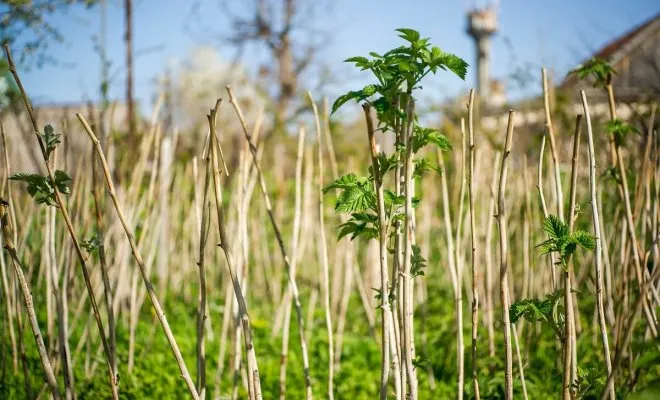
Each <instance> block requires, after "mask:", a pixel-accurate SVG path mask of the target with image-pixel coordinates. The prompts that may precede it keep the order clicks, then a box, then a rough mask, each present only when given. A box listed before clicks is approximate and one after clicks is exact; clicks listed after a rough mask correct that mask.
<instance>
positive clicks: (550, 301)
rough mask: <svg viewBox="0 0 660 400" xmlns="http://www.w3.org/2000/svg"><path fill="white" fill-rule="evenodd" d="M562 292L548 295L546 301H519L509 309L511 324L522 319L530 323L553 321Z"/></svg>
mask: <svg viewBox="0 0 660 400" xmlns="http://www.w3.org/2000/svg"><path fill="white" fill-rule="evenodd" d="M561 295H562V292H561V290H558V291H556V292H553V293H550V294H548V295H546V297H545V299H543V300H540V299H525V300H520V301H517V302H515V303H513V304H511V306H510V307H509V320H510V321H511V323H514V324H515V323H516V322H518V321H519V320H520V319H521V318H524V319H526V320H527V321H529V322H537V321H546V322H547V321H551V320H552V319H553V317H552V314H553V310H554V307H555V305H556V304H557V302H558V301H559V300H560V299H561Z"/></svg>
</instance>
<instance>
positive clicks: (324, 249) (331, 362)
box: [307, 92, 335, 400]
mask: <svg viewBox="0 0 660 400" xmlns="http://www.w3.org/2000/svg"><path fill="white" fill-rule="evenodd" d="M307 96H308V97H309V100H310V102H311V103H312V110H313V111H314V120H315V122H316V139H317V140H318V158H319V170H318V180H319V207H318V211H319V232H320V238H319V244H320V251H321V254H320V256H321V266H322V269H323V272H322V275H323V304H324V308H325V324H326V328H327V330H328V399H330V400H333V399H334V397H335V396H334V384H333V382H334V377H335V356H334V351H335V350H334V349H335V341H334V338H333V331H332V313H331V311H330V282H329V281H330V274H329V266H328V246H327V243H326V238H325V218H324V211H323V208H324V207H323V138H322V136H321V121H320V119H319V112H318V109H317V107H316V103H315V102H314V98H313V97H312V93H311V92H307Z"/></svg>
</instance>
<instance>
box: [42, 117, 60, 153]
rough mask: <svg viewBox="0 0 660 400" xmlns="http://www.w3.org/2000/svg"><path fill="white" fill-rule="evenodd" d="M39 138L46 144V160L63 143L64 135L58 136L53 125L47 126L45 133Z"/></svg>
mask: <svg viewBox="0 0 660 400" xmlns="http://www.w3.org/2000/svg"><path fill="white" fill-rule="evenodd" d="M39 137H41V140H42V141H43V143H44V147H45V149H46V159H48V158H49V157H50V155H51V153H52V152H53V151H55V148H56V147H57V145H58V144H60V143H61V141H60V137H62V135H58V134H56V133H55V129H53V127H52V126H51V125H46V126H45V127H44V133H40V134H39Z"/></svg>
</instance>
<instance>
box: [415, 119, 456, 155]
mask: <svg viewBox="0 0 660 400" xmlns="http://www.w3.org/2000/svg"><path fill="white" fill-rule="evenodd" d="M410 139H411V144H412V150H413V152H414V153H417V152H418V151H419V150H421V149H422V148H424V147H425V146H426V145H428V144H430V143H432V144H435V145H436V146H438V148H440V149H441V150H451V148H452V145H451V143H450V142H449V139H447V137H446V136H445V135H443V134H442V133H440V131H438V130H437V129H433V128H422V127H420V126H418V125H415V126H414V128H413V135H412V137H411V138H410Z"/></svg>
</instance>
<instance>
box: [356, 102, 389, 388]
mask: <svg viewBox="0 0 660 400" xmlns="http://www.w3.org/2000/svg"><path fill="white" fill-rule="evenodd" d="M362 109H363V110H364V116H365V118H366V121H367V134H368V137H369V150H370V155H371V165H372V167H373V171H374V185H375V187H376V201H377V203H378V227H379V230H378V244H379V260H380V293H381V296H380V310H381V364H380V399H381V400H385V399H387V382H388V380H389V373H390V365H389V364H390V340H391V338H390V325H391V323H392V309H391V308H390V299H389V298H390V296H389V295H388V293H389V290H390V288H389V272H388V267H387V258H388V257H389V252H388V249H387V220H386V216H385V195H384V189H383V180H382V177H381V172H380V165H379V164H378V154H377V152H376V137H375V134H374V120H373V117H372V115H371V107H370V106H369V104H364V105H363V106H362ZM395 373H397V374H398V371H395Z"/></svg>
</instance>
